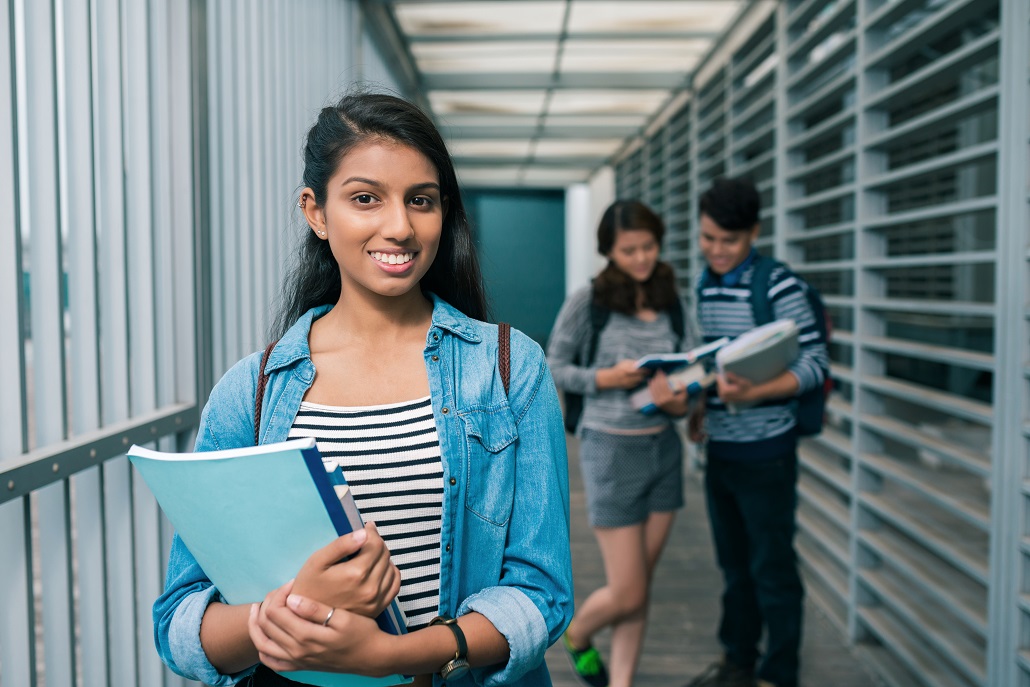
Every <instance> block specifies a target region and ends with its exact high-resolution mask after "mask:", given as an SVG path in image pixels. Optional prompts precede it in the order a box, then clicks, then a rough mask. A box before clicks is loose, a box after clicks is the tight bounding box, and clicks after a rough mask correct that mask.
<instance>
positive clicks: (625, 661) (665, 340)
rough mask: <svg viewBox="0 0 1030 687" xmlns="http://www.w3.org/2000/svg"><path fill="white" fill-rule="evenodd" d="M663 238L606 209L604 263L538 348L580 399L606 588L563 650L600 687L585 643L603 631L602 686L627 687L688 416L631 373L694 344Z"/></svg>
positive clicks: (627, 213)
mask: <svg viewBox="0 0 1030 687" xmlns="http://www.w3.org/2000/svg"><path fill="white" fill-rule="evenodd" d="M664 233H665V228H664V226H663V225H662V221H661V219H659V217H658V216H657V215H655V214H654V213H653V212H652V211H651V210H650V209H648V208H647V207H646V206H644V205H643V204H642V203H639V202H636V201H619V202H616V203H614V204H612V205H611V206H610V207H609V208H608V209H607V210H606V211H605V213H604V216H603V217H602V218H601V222H600V225H599V226H598V229H597V250H598V252H599V253H600V254H601V255H603V256H605V257H607V258H608V265H607V267H605V268H604V270H602V271H601V273H600V274H598V275H597V277H596V278H595V279H594V281H593V284H592V285H591V286H589V287H586V288H584V289H582V290H580V291H578V292H576V293H574V294H572V295H571V296H570V297H569V299H568V300H567V301H566V302H565V304H564V305H563V306H562V308H561V311H560V312H559V313H558V317H557V320H556V322H555V324H554V329H553V331H552V332H551V339H550V342H549V344H548V351H547V360H548V362H549V363H550V365H551V371H552V373H553V374H554V378H555V382H556V383H557V385H558V386H559V387H561V388H563V389H565V390H566V391H569V392H573V393H578V394H583V395H584V405H583V414H582V418H581V420H580V422H579V429H578V434H579V437H580V439H581V441H580V449H579V456H580V466H581V468H582V471H583V480H584V483H585V490H586V498H587V510H588V515H589V518H590V524H591V525H592V526H593V528H594V536H595V537H596V538H597V542H598V545H599V546H600V549H601V555H602V557H603V559H604V570H605V577H606V584H605V586H604V587H601V588H600V589H597V590H595V591H593V592H592V593H591V594H590V595H589V596H588V597H587V599H586V600H585V601H584V602H583V603H582V604H581V605H580V606H579V607H578V608H577V609H576V616H575V620H574V622H573V623H572V624H571V625H570V626H569V629H568V631H567V632H566V634H565V637H564V644H565V648H566V650H567V651H568V653H569V656H570V658H571V659H572V663H573V667H574V668H575V670H576V673H577V675H578V676H579V677H580V679H581V680H583V681H584V682H585V683H586V684H589V685H593V686H594V687H604V685H607V684H609V676H608V671H607V670H606V669H605V666H604V663H603V661H602V660H601V657H600V654H599V653H598V651H597V649H596V648H595V647H593V645H592V644H591V638H592V637H593V635H594V634H595V633H596V632H598V631H599V630H601V629H602V628H604V627H607V626H611V627H612V640H611V661H610V665H611V671H610V675H611V677H610V684H611V685H613V686H615V687H626V686H628V685H631V684H632V683H633V673H634V671H635V670H636V666H637V662H638V660H639V657H640V647H641V643H642V642H643V637H644V629H645V624H646V617H647V603H648V597H649V592H650V585H651V574H652V572H653V570H654V567H655V565H656V564H657V562H658V557H659V556H660V555H661V552H662V548H663V547H664V546H665V541H666V538H667V537H668V534H669V528H670V527H671V526H672V520H673V515H674V514H675V511H676V510H677V509H679V508H681V507H682V506H683V485H682V445H681V442H680V438H679V434H678V433H677V432H676V430H675V429H674V428H673V425H672V422H673V419H674V418H677V417H681V416H683V415H684V414H686V412H687V402H688V401H687V397H686V392H685V391H681V392H678V393H673V392H672V391H671V389H670V388H669V385H668V381H667V378H666V377H665V375H664V374H662V373H660V372H659V373H656V374H655V375H654V376H653V377H652V378H651V379H650V380H648V379H647V376H646V373H645V372H644V371H642V370H639V369H637V368H636V366H635V364H634V361H635V360H636V359H637V358H639V357H641V356H644V355H646V354H650V353H669V352H673V351H679V350H685V349H687V348H689V347H691V346H692V345H693V343H694V337H693V335H692V333H690V332H684V327H685V325H684V321H685V319H686V318H685V317H684V312H683V304H682V302H681V301H680V299H679V297H678V295H677V293H676V286H675V284H676V282H675V277H674V275H673V271H672V267H670V266H669V265H667V264H666V263H663V262H660V261H659V260H658V252H659V250H660V248H661V243H662V236H663V235H664ZM602 321H603V324H602V325H601V327H600V328H599V331H597V330H595V325H596V324H597V323H600V322H602ZM645 382H646V383H648V384H649V386H650V389H651V393H652V395H653V396H654V398H655V400H656V401H657V405H658V406H659V408H660V409H661V411H662V412H659V413H657V414H655V415H644V414H642V413H641V412H639V411H638V410H636V409H635V408H634V407H633V406H632V405H631V404H630V400H629V395H630V391H631V390H632V389H635V388H636V387H639V386H640V385H641V384H644V383H645Z"/></svg>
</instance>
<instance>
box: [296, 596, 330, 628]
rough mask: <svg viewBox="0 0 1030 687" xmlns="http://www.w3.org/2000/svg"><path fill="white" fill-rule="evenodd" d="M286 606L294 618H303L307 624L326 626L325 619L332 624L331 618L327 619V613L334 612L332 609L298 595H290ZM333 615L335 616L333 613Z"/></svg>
mask: <svg viewBox="0 0 1030 687" xmlns="http://www.w3.org/2000/svg"><path fill="white" fill-rule="evenodd" d="M286 605H287V607H289V609H290V610H291V611H293V614H294V615H295V616H297V617H298V618H303V619H304V620H307V621H308V622H312V623H320V624H326V622H325V621H326V619H327V618H328V619H329V621H330V622H332V618H330V617H329V611H334V609H333V607H332V606H327V605H325V604H323V603H319V602H317V601H315V600H314V599H309V598H307V597H305V596H301V595H300V594H290V595H289V596H288V597H287V598H286ZM333 615H336V613H335V611H334V613H333Z"/></svg>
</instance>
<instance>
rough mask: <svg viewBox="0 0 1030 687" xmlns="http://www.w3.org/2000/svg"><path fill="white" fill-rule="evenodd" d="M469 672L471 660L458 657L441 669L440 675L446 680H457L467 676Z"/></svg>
mask: <svg viewBox="0 0 1030 687" xmlns="http://www.w3.org/2000/svg"><path fill="white" fill-rule="evenodd" d="M468 672H469V662H468V661H466V660H465V659H463V658H456V659H454V660H453V661H450V662H448V663H447V665H445V666H444V667H443V668H441V669H440V677H442V678H443V679H444V680H457V679H458V678H462V677H465V675H466V673H468Z"/></svg>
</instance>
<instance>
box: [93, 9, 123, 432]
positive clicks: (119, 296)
mask: <svg viewBox="0 0 1030 687" xmlns="http://www.w3.org/2000/svg"><path fill="white" fill-rule="evenodd" d="M93 8H94V12H93V37H92V41H93V43H92V49H93V55H94V62H93V65H94V66H93V69H94V71H93V103H94V116H95V118H94V122H93V127H94V133H93V141H94V147H95V150H96V155H95V158H94V165H95V169H94V180H95V181H94V183H95V187H96V198H95V202H96V230H97V256H98V260H97V276H98V281H99V285H100V302H99V311H100V322H101V331H100V337H101V340H102V341H103V342H104V345H103V346H101V348H100V369H101V370H102V371H103V376H102V383H101V416H100V417H101V423H102V424H104V425H106V424H111V423H113V422H117V421H119V420H124V419H126V418H128V417H129V380H128V363H127V361H128V357H129V350H128V345H127V340H126V334H125V322H126V320H127V296H126V293H125V279H124V273H125V261H126V255H125V226H124V218H125V215H124V207H125V206H124V198H125V194H124V187H123V180H124V169H123V167H122V154H123V146H122V105H121V101H122V86H121V84H122V78H121V40H120V36H121V31H120V25H121V17H120V12H121V7H120V0H111V1H110V2H98V3H96V4H95V5H94V6H93Z"/></svg>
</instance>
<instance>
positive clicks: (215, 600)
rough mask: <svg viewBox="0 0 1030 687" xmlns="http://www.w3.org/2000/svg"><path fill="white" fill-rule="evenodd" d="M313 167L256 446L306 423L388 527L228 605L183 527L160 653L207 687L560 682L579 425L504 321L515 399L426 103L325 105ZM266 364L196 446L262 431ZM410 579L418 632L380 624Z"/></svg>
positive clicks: (349, 100)
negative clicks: (570, 444)
mask: <svg viewBox="0 0 1030 687" xmlns="http://www.w3.org/2000/svg"><path fill="white" fill-rule="evenodd" d="M304 162H305V170H304V188H303V190H301V192H300V197H299V200H298V205H299V206H300V208H301V209H302V212H303V215H304V218H305V220H306V222H307V225H308V227H307V228H305V236H304V239H303V243H302V248H301V250H300V253H299V256H298V257H299V259H298V260H297V261H296V262H295V263H294V265H293V267H292V272H291V274H290V275H289V277H288V279H287V284H286V289H285V294H284V302H283V306H282V308H281V311H280V313H279V317H278V320H277V323H278V324H277V328H278V329H277V331H276V337H277V339H278V343H276V345H275V347H274V348H273V349H272V351H271V353H270V354H269V356H268V357H267V362H266V364H265V372H266V374H268V375H269V377H268V381H267V385H266V386H265V387H264V393H263V396H262V398H263V403H262V412H261V418H260V424H259V427H258V430H259V432H260V442H261V443H269V442H276V441H283V440H285V439H287V438H289V437H295V436H314V437H315V438H316V442H317V443H318V445H319V448H320V449H321V450H322V452H323V457H324V459H325V460H327V461H330V460H331V461H333V462H337V463H338V464H340V465H341V466H342V468H343V471H344V475H345V476H347V478H348V481H349V482H350V484H351V486H352V490H353V493H354V495H355V499H356V501H357V504H358V507H359V509H364V512H365V515H366V518H367V519H368V520H370V521H371V520H374V521H375V522H376V524H375V525H373V524H371V522H370V523H369V524H368V525H367V526H366V528H365V531H363V532H357V533H355V534H352V535H347V536H344V537H340V538H339V539H338V540H336V541H334V542H333V543H331V544H329V545H328V546H326V547H325V548H324V549H322V550H320V551H318V552H316V553H314V554H313V555H312V556H311V558H310V559H309V560H308V561H307V563H306V564H305V565H304V566H303V567H302V568H301V569H300V570H298V571H297V576H296V578H295V580H293V581H291V582H290V583H288V584H286V585H284V586H283V587H282V588H280V589H277V590H274V591H272V592H270V593H269V594H268V595H267V596H266V597H265V599H264V600H263V601H262V602H261V603H260V604H249V605H243V606H231V605H228V604H225V603H223V601H222V600H221V598H220V596H219V594H218V590H217V589H215V588H214V587H213V586H212V584H211V582H210V580H208V579H207V577H206V575H205V574H204V571H203V570H201V569H200V567H199V566H198V565H197V562H196V560H195V559H194V558H193V556H192V555H191V554H190V552H189V550H188V549H186V547H185V546H184V545H183V544H182V542H181V541H180V540H179V539H178V537H176V539H175V540H174V542H173V544H172V552H171V556H170V560H169V565H168V579H167V584H166V590H165V592H164V594H163V595H162V596H161V597H160V598H159V599H158V600H157V602H156V603H155V605H154V625H155V636H156V640H157V645H158V650H159V652H160V654H161V656H162V658H163V659H164V661H165V662H166V663H167V664H168V665H169V666H170V667H171V668H172V669H173V670H174V671H176V672H177V673H179V674H181V675H185V676H187V677H190V678H193V679H198V680H202V681H204V682H205V683H208V684H211V685H226V684H234V683H236V682H237V681H239V680H241V679H244V678H246V679H248V680H249V681H250V682H249V684H252V685H257V686H261V685H284V684H293V683H291V682H289V681H288V680H287V679H286V678H284V677H282V676H280V675H278V674H277V671H289V670H316V671H329V672H345V673H356V674H361V675H369V676H380V675H390V674H407V675H415V676H418V677H416V684H421V685H429V684H431V682H432V679H431V676H432V675H433V674H434V673H435V674H438V675H439V674H440V673H441V672H442V674H443V675H444V676H445V677H446V678H447V682H448V683H449V684H455V685H458V684H472V683H473V679H474V680H475V682H476V683H478V684H492V685H495V684H515V685H526V686H527V687H528V686H529V685H534V686H536V685H548V684H550V678H549V677H548V674H547V668H546V666H545V665H544V663H543V657H544V652H545V650H546V649H547V647H548V646H550V645H551V644H552V643H553V642H554V641H556V640H557V638H558V637H559V636H560V634H561V632H562V631H563V630H564V629H565V627H566V625H567V624H568V621H569V618H570V617H571V614H572V597H571V594H572V579H571V561H570V554H569V542H568V527H569V525H568V507H569V506H568V473H567V465H566V454H565V436H564V432H563V429H562V420H561V410H560V406H559V404H558V399H557V394H556V391H555V388H554V385H553V383H552V381H551V377H550V374H549V372H548V369H547V366H546V363H545V360H544V356H543V352H542V351H541V350H540V347H539V346H537V345H536V344H535V343H533V342H532V341H531V340H530V339H529V338H528V337H526V336H524V335H522V334H520V333H518V332H515V331H512V335H511V345H510V361H511V374H510V379H511V385H510V390H509V391H508V392H507V393H506V391H505V389H504V386H503V384H502V381H501V378H500V376H499V372H498V336H497V327H496V326H495V325H489V324H485V323H484V322H482V321H481V320H482V319H483V318H484V317H485V307H484V303H483V292H482V286H481V279H480V273H479V267H478V262H477V260H476V256H475V253H474V250H473V244H472V239H471V235H470V229H469V225H468V221H467V219H466V215H465V210H464V207H463V206H462V200H461V194H460V192H459V189H458V183H457V179H456V177H455V173H454V168H453V164H452V162H451V159H450V157H449V155H448V153H447V150H446V147H445V146H444V143H443V140H442V139H441V137H440V135H439V133H438V132H437V131H436V129H435V128H434V126H433V124H432V123H431V122H430V120H429V119H428V118H427V117H426V116H425V114H423V113H422V112H421V111H420V110H418V109H417V108H416V107H414V106H413V105H411V104H409V103H407V102H405V101H403V100H400V99H398V98H394V97H391V96H386V95H369V94H364V95H350V96H347V97H344V98H343V99H342V100H341V101H340V102H339V104H337V105H336V106H334V107H327V108H325V109H323V110H322V112H321V113H320V114H319V117H318V121H317V123H316V124H315V125H314V126H313V127H312V129H311V130H310V132H309V133H308V136H307V140H306V144H305V148H304ZM261 358H262V354H261V353H256V354H254V355H251V356H249V357H247V358H245V359H243V360H242V361H240V362H239V363H237V364H236V365H235V366H234V367H233V368H232V369H231V370H230V371H229V372H227V373H226V375H225V376H224V377H223V378H222V380H221V381H220V382H219V383H218V384H217V385H216V386H215V388H214V389H213V390H212V392H211V395H210V398H209V400H208V402H207V405H206V407H205V408H204V412H203V415H202V418H201V424H200V428H199V430H198V437H197V444H196V450H198V451H204V450H211V449H216V448H219V449H224V448H231V447H239V446H247V445H251V444H253V442H254V420H253V415H254V408H255V394H256V393H257V389H258V388H259V387H258V379H259V369H260V365H261ZM269 507H270V508H277V507H278V508H288V507H289V504H288V503H284V504H269ZM351 554H356V555H354V556H352V557H351V558H349V559H348V560H346V561H344V562H339V561H341V560H342V559H344V558H345V557H347V556H350V555H351ZM398 578H399V579H398ZM398 589H399V597H398V599H399V601H400V604H401V608H402V610H404V611H405V613H406V615H407V617H408V621H409V630H410V632H409V633H408V634H406V635H400V636H395V635H391V634H387V633H384V632H382V631H380V630H379V628H378V626H377V625H376V623H375V621H374V620H372V618H374V617H375V616H376V615H377V614H378V613H379V611H381V610H382V609H383V608H384V607H385V606H386V604H387V603H389V601H390V600H391V599H392V598H393V597H394V596H395V595H396V594H397V593H398ZM436 616H440V617H442V618H443V619H444V620H445V621H446V622H444V621H439V620H438V621H436V622H433V623H432V624H430V621H431V620H433V619H434V617H436ZM452 619H457V622H456V623H454V622H451V621H452ZM458 635H463V637H464V639H465V641H466V643H467V654H466V655H458V654H461V653H463V652H462V651H461V649H460V646H461V639H460V637H459V636H458ZM464 660H467V662H468V664H469V665H470V666H471V674H469V671H468V669H467V667H466V666H465V665H464V664H463V661H464ZM255 666H256V669H255ZM463 675H464V677H462V676H463ZM440 680H441V678H440V677H438V678H437V682H439V681H440Z"/></svg>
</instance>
